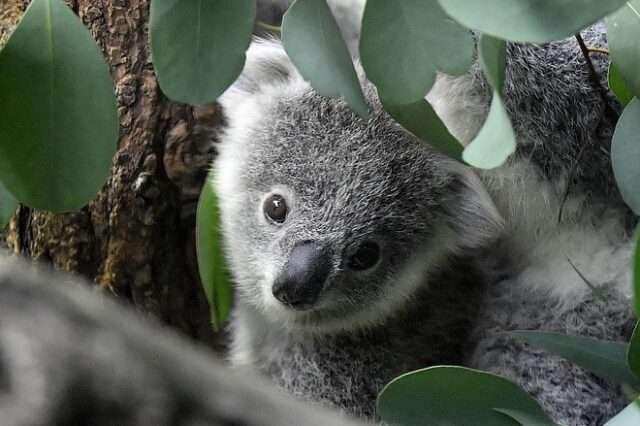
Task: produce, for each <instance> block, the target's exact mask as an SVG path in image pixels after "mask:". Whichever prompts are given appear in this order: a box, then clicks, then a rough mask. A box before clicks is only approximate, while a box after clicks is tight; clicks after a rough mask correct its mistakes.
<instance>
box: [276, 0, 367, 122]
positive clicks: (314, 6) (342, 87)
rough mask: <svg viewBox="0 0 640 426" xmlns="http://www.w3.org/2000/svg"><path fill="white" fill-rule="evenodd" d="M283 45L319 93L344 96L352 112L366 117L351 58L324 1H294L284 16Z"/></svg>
mask: <svg viewBox="0 0 640 426" xmlns="http://www.w3.org/2000/svg"><path fill="white" fill-rule="evenodd" d="M282 42H283V44H284V49H285V51H286V52H287V55H289V58H290V59H291V61H292V62H293V63H294V64H295V66H296V68H298V71H300V74H302V76H303V77H304V78H305V79H307V80H309V82H310V83H311V85H312V86H313V87H314V89H316V90H317V91H318V93H320V94H322V95H324V96H327V97H329V98H338V97H340V96H343V97H344V100H345V101H346V102H347V104H349V106H350V107H351V109H352V110H353V111H355V112H356V113H357V114H358V115H360V116H361V117H363V118H367V117H368V115H369V111H368V106H367V101H366V100H365V97H364V94H363V93H362V88H361V86H360V80H359V79H358V75H357V74H356V70H355V68H354V66H353V61H352V59H351V54H350V53H349V49H348V48H347V45H346V44H345V42H344V40H343V39H342V35H341V33H340V28H339V27H338V24H337V23H336V20H335V18H334V17H333V14H332V13H331V9H329V6H328V5H327V3H326V1H325V0H296V1H295V3H293V4H292V5H291V7H290V8H289V10H288V11H287V12H286V13H285V14H284V18H283V20H282Z"/></svg>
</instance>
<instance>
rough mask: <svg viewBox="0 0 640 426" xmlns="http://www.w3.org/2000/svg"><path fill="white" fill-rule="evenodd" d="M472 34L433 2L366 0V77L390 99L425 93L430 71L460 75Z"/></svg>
mask: <svg viewBox="0 0 640 426" xmlns="http://www.w3.org/2000/svg"><path fill="white" fill-rule="evenodd" d="M473 50H474V43H473V38H472V37H471V34H470V33H469V31H467V29H466V28H464V27H462V26H460V25H459V24H457V23H456V22H454V21H453V20H451V19H450V18H449V17H448V16H447V15H446V14H445V13H444V11H443V10H442V8H441V7H440V6H439V5H438V2H436V1H424V0H395V1H387V0H368V1H367V4H366V7H365V11H364V17H363V21H362V35H361V37H360V56H361V60H362V66H363V67H364V69H365V71H366V73H367V77H368V78H369V80H371V81H372V82H373V83H374V84H375V85H376V86H377V88H378V90H379V92H380V93H381V96H383V97H384V98H385V99H386V100H387V101H388V103H390V104H397V105H402V104H412V103H415V102H417V101H419V100H420V99H422V98H423V97H425V95H426V94H427V92H429V90H430V89H431V87H432V86H433V84H434V83H435V79H436V72H443V73H446V74H450V75H461V74H464V73H465V72H466V71H467V70H468V69H469V67H470V66H471V64H472V62H473Z"/></svg>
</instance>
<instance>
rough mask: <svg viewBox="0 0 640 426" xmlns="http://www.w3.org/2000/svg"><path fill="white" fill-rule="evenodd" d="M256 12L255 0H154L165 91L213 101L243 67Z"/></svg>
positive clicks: (153, 27) (178, 97)
mask: <svg viewBox="0 0 640 426" xmlns="http://www.w3.org/2000/svg"><path fill="white" fill-rule="evenodd" d="M255 16H256V0H187V1H185V0H153V1H152V2H151V12H150V18H149V31H150V43H151V52H152V57H153V65H154V68H155V71H156V75H157V77H158V82H159V83H160V87H161V88H162V91H163V92H164V93H165V95H167V97H169V98H170V99H173V100H174V101H179V102H185V103H190V104H204V103H208V102H213V101H215V100H216V98H218V96H220V95H221V94H222V92H224V91H225V89H226V88H227V87H229V86H230V85H231V83H233V82H234V80H235V79H236V78H237V77H238V76H239V75H240V73H241V72H242V68H243V66H244V61H245V51H246V50H247V48H248V47H249V44H250V43H251V33H252V31H253V23H254V20H255Z"/></svg>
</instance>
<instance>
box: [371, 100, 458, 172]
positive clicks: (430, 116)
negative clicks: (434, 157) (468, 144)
mask: <svg viewBox="0 0 640 426" xmlns="http://www.w3.org/2000/svg"><path fill="white" fill-rule="evenodd" d="M383 103H384V108H385V110H386V111H387V112H388V113H389V115H390V116H391V117H393V119H394V120H396V121H397V122H398V123H399V124H400V125H402V126H403V127H404V128H405V129H407V130H409V131H410V132H411V133H413V134H414V135H415V136H417V137H419V138H420V139H422V140H423V141H425V142H427V143H428V144H429V145H431V146H432V147H434V148H435V149H437V150H438V151H440V152H442V153H443V154H446V155H448V156H449V157H451V158H453V159H455V160H458V161H460V162H462V149H463V147H462V145H461V144H460V142H458V140H457V139H456V138H455V137H453V135H451V133H449V130H448V129H447V127H446V126H445V125H444V123H443V122H442V120H440V117H438V115H437V114H436V112H435V111H434V110H433V107H432V106H431V104H429V102H427V101H426V100H424V99H422V100H420V101H418V102H416V103H413V104H409V105H392V104H388V103H386V102H385V101H384V100H383Z"/></svg>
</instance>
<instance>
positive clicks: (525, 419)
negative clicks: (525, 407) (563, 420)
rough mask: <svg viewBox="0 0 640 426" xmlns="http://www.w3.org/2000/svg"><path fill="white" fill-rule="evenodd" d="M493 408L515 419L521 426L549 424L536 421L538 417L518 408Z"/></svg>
mask: <svg viewBox="0 0 640 426" xmlns="http://www.w3.org/2000/svg"><path fill="white" fill-rule="evenodd" d="M493 410H494V411H497V412H498V413H501V414H504V415H505V416H507V417H509V418H511V419H513V420H515V421H516V422H518V424H519V425H522V426H543V425H549V423H540V422H538V419H536V418H535V417H533V416H531V415H530V414H529V413H523V412H521V411H518V410H513V409H505V408H494V409H493ZM551 424H553V425H555V423H551Z"/></svg>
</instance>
